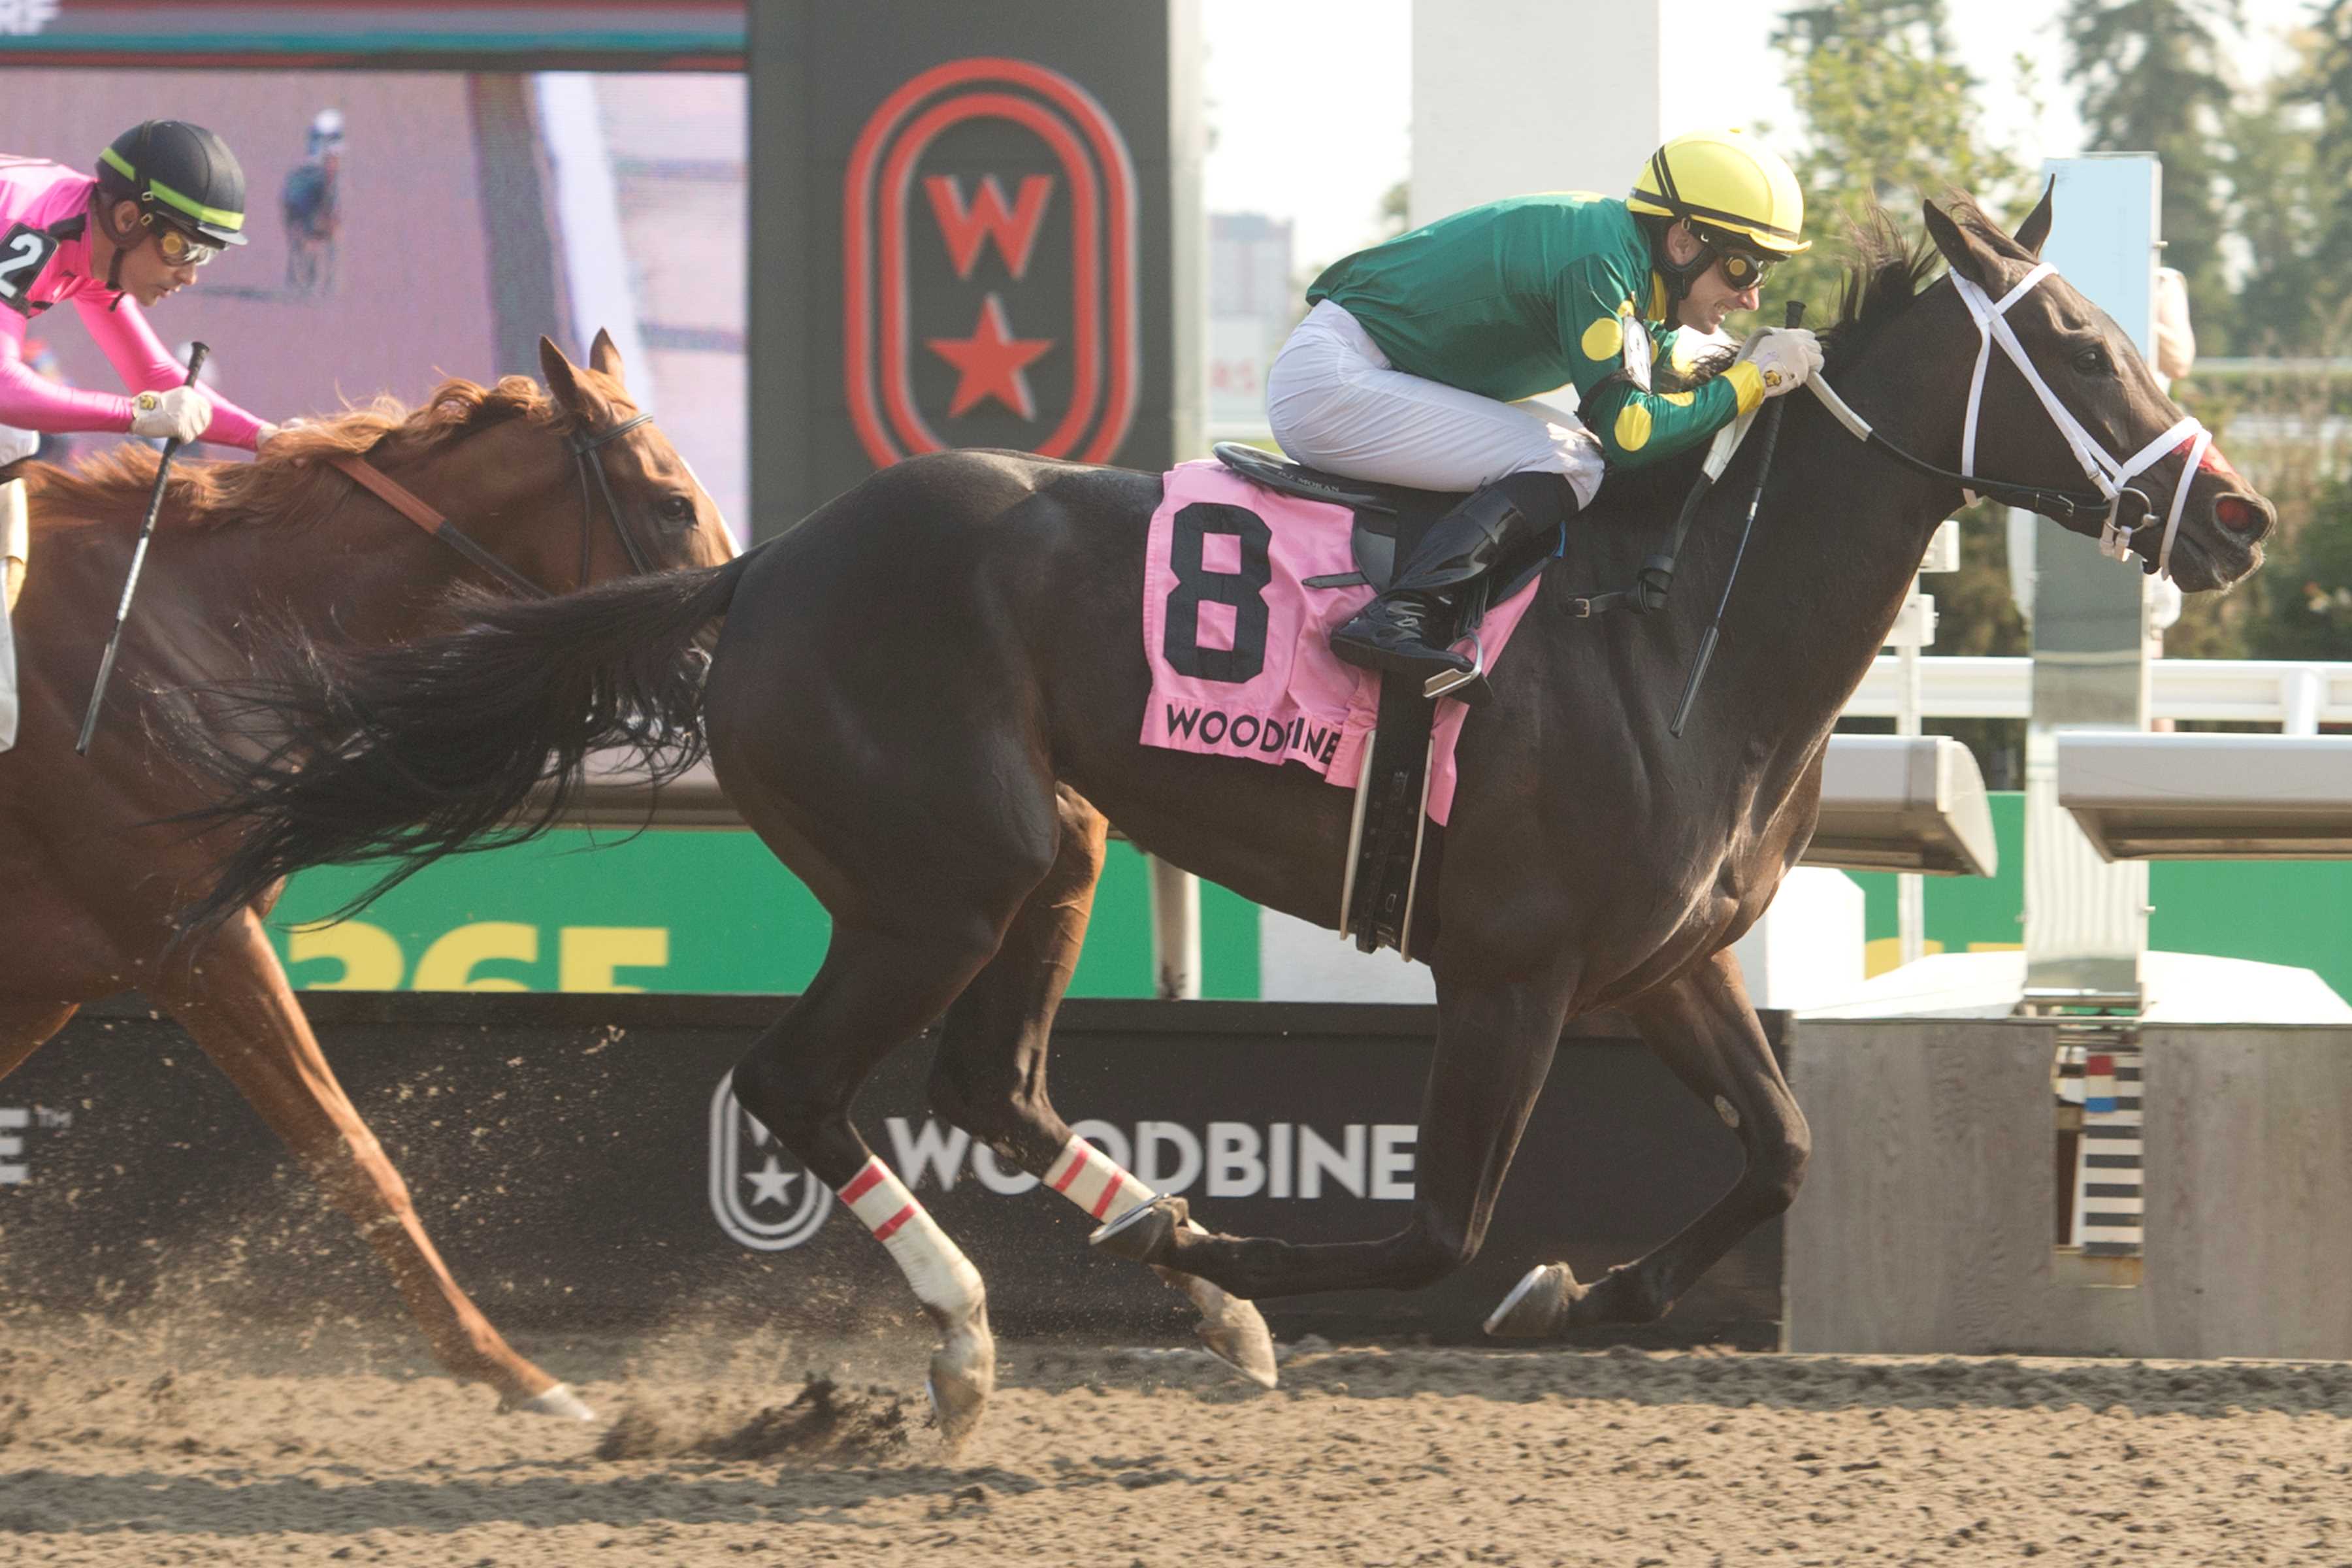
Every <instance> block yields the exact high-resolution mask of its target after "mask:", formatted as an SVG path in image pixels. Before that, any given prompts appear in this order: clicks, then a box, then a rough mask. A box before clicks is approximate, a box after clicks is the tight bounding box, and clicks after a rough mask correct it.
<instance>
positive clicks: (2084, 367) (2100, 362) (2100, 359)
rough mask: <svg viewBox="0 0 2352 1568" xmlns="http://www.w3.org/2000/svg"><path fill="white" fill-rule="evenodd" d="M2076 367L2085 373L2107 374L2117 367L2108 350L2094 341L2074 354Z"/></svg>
mask: <svg viewBox="0 0 2352 1568" xmlns="http://www.w3.org/2000/svg"><path fill="white" fill-rule="evenodd" d="M2074 368H2075V369H2076V370H2079V371H2081V372H2082V373H2083V374H2084V375H2105V374H2107V373H2108V372H2109V371H2111V370H2113V369H2115V368H2116V367H2115V363H2114V362H2113V361H2112V360H2110V359H2108V358H2107V351H2106V350H2105V349H2103V348H2100V347H2099V346H2098V345H2097V344H2095V343H2094V344H2093V345H2092V346H2091V347H2089V348H2086V349H2084V350H2083V351H2082V352H2081V353H2077V354H2076V355H2075V356H2074Z"/></svg>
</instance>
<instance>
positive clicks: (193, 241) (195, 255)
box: [154, 223, 221, 267]
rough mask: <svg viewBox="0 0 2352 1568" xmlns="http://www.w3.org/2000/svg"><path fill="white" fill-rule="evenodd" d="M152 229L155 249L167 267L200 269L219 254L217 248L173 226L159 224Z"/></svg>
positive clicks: (219, 250)
mask: <svg viewBox="0 0 2352 1568" xmlns="http://www.w3.org/2000/svg"><path fill="white" fill-rule="evenodd" d="M154 228H155V248H156V249H157V250H158V251H160V252H162V253H163V260H164V263H165V264H166V265H168V266H172V267H202V266H204V265H205V263H207V262H209V261H210V260H212V258H214V257H215V256H218V255H219V254H220V252H221V247H219V246H217V245H214V244H212V243H210V242H209V241H207V240H203V239H199V238H197V237H195V236H194V235H193V234H190V233H189V232H188V231H187V230H186V229H184V228H181V227H178V226H175V225H173V224H168V223H159V224H156V225H155V226H154Z"/></svg>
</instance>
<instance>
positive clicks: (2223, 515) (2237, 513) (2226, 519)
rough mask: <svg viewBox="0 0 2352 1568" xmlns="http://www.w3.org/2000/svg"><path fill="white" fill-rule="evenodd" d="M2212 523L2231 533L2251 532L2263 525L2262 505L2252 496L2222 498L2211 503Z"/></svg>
mask: <svg viewBox="0 0 2352 1568" xmlns="http://www.w3.org/2000/svg"><path fill="white" fill-rule="evenodd" d="M2213 521H2216V522H2218V523H2220V524H2221V526H2222V527H2223V528H2226V529H2228V530H2229V531H2231V532H2232V533H2249V532H2252V531H2253V530H2255V529H2257V528H2260V527H2261V526H2262V525H2263V507H2262V503H2261V502H2259V501H2257V500H2254V499H2253V498H2252V496H2240V495H2228V496H2223V497H2222V498H2221V500H2217V501H2215V502H2214V503H2213Z"/></svg>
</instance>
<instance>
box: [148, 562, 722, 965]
mask: <svg viewBox="0 0 2352 1568" xmlns="http://www.w3.org/2000/svg"><path fill="white" fill-rule="evenodd" d="M750 560H751V557H750V556H749V555H745V556H740V557H738V558H737V559H735V560H733V561H730V562H729V563H727V564H725V565H724V566H716V567H709V568H705V569H702V570H698V571H684V572H667V573H663V574H658V575H656V576H646V577H632V578H627V579H625V580H623V581H621V582H617V583H612V584H604V585H602V586H598V587H593V588H587V589H583V590H582V591H581V592H579V593H576V594H567V595H563V596H562V597H561V598H554V599H541V600H525V601H509V600H494V601H487V602H483V601H478V602H476V603H474V604H472V605H468V606H467V611H466V614H467V622H466V624H465V625H464V626H462V627H460V628H459V629H457V630H456V631H452V632H447V633H443V634H439V635H436V636H432V637H424V638H421V639H418V640H416V641H413V642H407V643H401V644H398V645H395V646H393V647H383V648H374V649H369V650H365V651H339V650H329V649H326V648H323V647H320V646H319V644H318V643H316V642H315V641H313V640H311V639H310V637H307V636H295V637H289V638H288V639H287V640H286V641H284V642H283V643H281V644H279V645H278V647H275V648H273V649H270V650H268V651H267V652H265V653H264V655H263V656H262V658H263V660H264V663H263V668H262V669H261V671H260V673H259V674H258V675H257V677H256V678H254V679H250V680H246V681H239V682H237V683H236V684H235V685H233V686H228V687H224V688H219V689H212V690H208V691H205V692H201V693H198V694H196V697H195V700H194V701H193V702H190V703H186V704H180V705H175V706H173V708H171V709H170V710H168V711H166V712H164V713H163V716H162V717H161V718H160V720H159V723H160V724H161V725H162V727H163V730H164V731H165V735H164V739H165V741H166V743H167V744H168V746H169V747H170V749H171V750H172V751H173V752H175V753H177V754H178V755H179V756H181V757H182V758H184V759H186V760H187V761H188V763H189V764H190V765H191V766H192V768H193V769H194V771H195V772H196V773H198V774H199V775H200V776H202V777H203V778H205V781H206V782H207V783H208V784H211V785H212V786H213V788H214V790H215V795H216V798H215V804H214V805H211V806H209V807H207V808H205V809H204V810H203V811H201V812H199V813H197V814H195V817H196V819H197V820H199V821H205V822H211V823H214V824H218V825H226V826H228V827H230V828H231V829H232V830H233V831H236V832H237V833H238V834H239V835H240V837H241V839H242V842H241V843H240V844H239V845H238V847H236V851H235V852H234V853H233V854H232V855H231V856H230V857H229V858H228V860H227V863H226V868H224V869H223V871H222V873H221V877H220V880H219V882H218V884H217V885H216V886H215V888H214V889H213V890H212V893H211V895H210V896H209V897H207V898H206V899H205V900H204V901H203V902H202V903H200V904H197V905H196V906H194V908H193V909H191V910H188V911H187V914H186V917H185V922H184V924H185V929H186V930H188V931H192V932H193V931H201V930H203V929H205V928H206V927H208V926H211V925H214V924H216V923H217V922H219V921H222V920H224V919H226V918H227V917H228V916H229V915H231V914H232V913H234V912H235V911H236V910H238V909H241V908H243V907H245V906H247V904H250V903H252V902H253V901H254V900H257V899H258V898H261V897H262V896H264V895H265V894H267V892H268V889H270V888H271V887H272V886H273V885H274V884H275V883H277V882H278V880H279V879H281V878H284V877H287V876H289V875H291V874H292V873H294V872H296V871H299V870H302V869H304V868H307V867H311V866H324V865H335V864H347V863H350V862H352V861H361V860H373V859H379V858H386V859H391V860H393V861H395V862H396V864H394V866H393V867H392V868H391V869H390V870H388V871H387V872H386V873H385V874H384V876H383V877H382V878H381V879H379V880H377V882H376V883H375V884H374V885H373V887H371V888H369V889H367V891H365V892H363V893H362V894H361V895H359V896H358V897H357V898H355V899H353V900H352V901H351V902H350V903H349V904H348V905H346V906H344V908H343V909H342V910H340V911H338V913H339V914H350V913H352V911H354V910H359V909H361V908H363V907H364V906H365V905H367V904H368V903H370V902H372V901H373V900H375V899H377V898H378V897H380V896H382V895H383V893H384V892H386V891H387V890H389V889H392V888H394V887H396V886H398V885H399V884H400V883H401V882H403V881H405V880H406V879H408V878H409V877H411V876H413V875H415V873H416V872H418V871H420V870H422V869H424V868H425V867H426V866H429V865H431V864H432V863H433V862H434V861H436V860H437V859H439V858H442V857H443V856H445V855H449V854H454V853H457V852H458V851H461V850H467V849H486V848H491V847H496V846H498V845H502V844H513V843H519V842H520V841H521V840H523V839H527V838H531V837H536V836H538V835H539V834H541V833H544V832H546V831H547V830H548V828H550V827H551V826H554V824H555V822H556V821H557V819H558V818H559V817H560V816H562V814H563V811H564V809H565V807H566V806H567V805H570V804H571V802H572V799H573V798H574V797H575V796H576V795H577V794H578V792H579V790H580V788H581V786H582V784H583V776H584V773H585V771H586V763H587V759H588V755H589V753H590V752H597V751H604V750H613V749H619V750H625V751H631V752H635V753H636V755H637V758H638V760H639V761H640V762H641V763H642V764H643V765H644V767H645V769H646V773H648V774H649V775H650V777H651V779H652V781H653V782H654V783H655V784H663V783H667V782H668V781H669V780H671V779H675V778H676V777H677V776H678V775H679V774H680V773H684V772H686V770H687V769H688V768H690V767H692V766H693V765H694V764H695V763H698V762H699V761H700V760H701V759H702V757H703V754H704V752H705V749H706V744H707V742H706V741H705V739H704V736H703V732H702V677H703V672H704V670H705V669H706V668H708V667H709V658H707V657H706V655H705V652H704V650H703V648H702V647H700V646H698V639H699V637H700V634H701V632H702V631H703V628H704V627H706V626H709V623H710V622H711V621H713V620H715V619H717V618H718V617H719V616H722V615H724V614H725V613H726V611H727V606H728V605H729V603H730V601H731V600H733V598H734V596H735V590H736V587H737V585H738V584H740V582H741V580H742V577H743V573H744V569H745V567H746V565H747V564H748V563H749V562H750Z"/></svg>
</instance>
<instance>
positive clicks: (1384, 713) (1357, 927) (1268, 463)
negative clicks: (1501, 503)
mask: <svg viewBox="0 0 2352 1568" xmlns="http://www.w3.org/2000/svg"><path fill="white" fill-rule="evenodd" d="M1213 450H1214V452H1215V454H1216V458H1217V461H1219V462H1220V463H1223V465H1224V466H1225V467H1226V468H1231V469H1232V470H1233V471H1234V473H1236V474H1239V475H1240V476H1241V477H1242V478H1244V479H1248V480H1249V481H1250V482H1251V483H1253V484H1257V485H1262V486H1264V487H1265V488H1266V489H1270V490H1276V491H1278V492H1280V493H1282V494H1284V495H1293V496H1297V497H1300V498H1301V499H1303V500H1314V501H1323V502H1326V503H1328V504H1329V505H1333V506H1343V507H1346V508H1347V509H1348V510H1349V515H1350V517H1351V518H1352V520H1353V521H1352V525H1351V528H1350V532H1349V550H1350V553H1351V557H1352V559H1353V560H1354V562H1355V564H1356V570H1355V571H1353V572H1351V573H1345V574H1335V575H1330V576H1323V577H1309V578H1307V586H1308V587H1310V588H1349V587H1354V586H1356V585H1358V584H1362V585H1364V586H1367V587H1370V588H1371V589H1372V590H1373V591H1374V592H1376V593H1377V592H1381V591H1382V590H1385V589H1386V588H1387V587H1388V585H1389V584H1390V583H1391V581H1393V580H1394V578H1395V576H1396V571H1397V567H1398V565H1399V564H1400V563H1402V562H1405V561H1409V560H1411V559H1412V552H1413V551H1414V550H1415V549H1417V548H1418V547H1419V546H1420V543H1421V540H1422V536H1423V534H1425V533H1427V532H1428V531H1429V527H1430V525H1431V524H1432V523H1433V522H1435V521H1437V520H1438V519H1439V518H1441V517H1443V516H1444V515H1445V514H1446V513H1447V512H1449V511H1451V510H1454V507H1456V506H1458V505H1460V504H1461V502H1462V501H1463V500H1464V499H1465V496H1464V494H1463V493H1461V492H1452V491H1444V490H1422V489H1411V488H1409V487H1407V486H1404V485H1383V484H1376V483H1373V482H1370V481H1369V480H1364V479H1342V478H1340V477H1339V475H1337V474H1327V473H1325V472H1323V471H1322V470H1321V469H1319V468H1307V466H1306V465H1304V464H1301V463H1294V462H1291V461H1289V460H1288V459H1286V458H1278V457H1276V456H1275V455H1274V454H1273V453H1271V452H1266V451H1263V450H1261V449H1260V448H1258V447H1244V446H1243V445H1241V444H1239V443H1238V442H1233V441H1222V442H1219V443H1218V444H1217V445H1216V447H1214V448H1213ZM1555 553H1556V551H1554V550H1543V551H1539V552H1536V553H1535V554H1534V555H1533V556H1532V557H1531V558H1530V559H1528V560H1527V561H1524V562H1519V561H1507V562H1505V563H1503V564H1502V565H1500V566H1499V567H1497V568H1496V570H1495V571H1493V572H1490V573H1488V574H1487V575H1486V577H1485V578H1482V579H1480V580H1479V581H1477V582H1475V583H1473V584H1470V585H1469V589H1470V591H1469V593H1468V594H1467V595H1465V599H1464V603H1463V605H1462V606H1461V610H1460V615H1459V619H1458V623H1457V625H1456V626H1454V640H1456V641H1459V640H1460V639H1461V638H1463V637H1471V638H1473V639H1474V642H1475V637H1476V636H1477V631H1478V627H1479V625H1480V623H1481V622H1482V621H1483V620H1484V619H1485V616H1486V607H1487V606H1488V605H1497V604H1500V603H1502V602H1503V601H1504V600H1506V599H1507V598H1509V597H1510V596H1511V595H1514V594H1517V592H1518V591H1519V590H1520V589H1521V588H1522V587H1524V586H1526V585H1527V584H1528V581H1529V580H1530V579H1532V578H1533V577H1534V576H1535V575H1536V574H1538V573H1539V572H1541V571H1542V570H1543V569H1544V567H1545V566H1546V565H1548V564H1549V563H1550V562H1551V560H1552V558H1553V556H1554V554H1555ZM1476 657H1477V659H1478V662H1479V663H1480V665H1481V666H1482V667H1483V666H1484V664H1485V662H1486V655H1485V652H1484V650H1483V649H1481V650H1480V651H1479V652H1478V653H1477V655H1476ZM1484 679H1485V677H1484V673H1483V668H1482V671H1481V674H1480V675H1479V676H1478V677H1477V678H1476V679H1475V681H1474V685H1477V686H1481V687H1483V684H1484ZM1456 695H1460V696H1465V698H1470V699H1475V698H1476V697H1479V696H1483V695H1484V693H1483V691H1472V690H1471V689H1468V688H1465V689H1463V690H1462V691H1461V692H1457V693H1456ZM1436 710H1437V700H1436V699H1434V698H1432V697H1428V696H1425V695H1423V692H1422V690H1421V689H1420V688H1419V687H1418V686H1417V685H1415V684H1413V683H1412V682H1411V681H1402V680H1388V679H1383V680H1382V681H1381V704H1380V712H1379V717H1378V719H1377V721H1375V724H1374V728H1373V731H1372V739H1371V744H1370V748H1369V750H1368V751H1367V752H1366V755H1365V759H1364V764H1363V771H1362V773H1360V775H1359V776H1358V778H1357V780H1356V808H1355V820H1354V824H1353V826H1351V827H1350V829H1349V843H1348V861H1347V865H1348V870H1347V876H1346V879H1345V880H1344V881H1343V882H1342V883H1341V886H1340V890H1339V931H1340V933H1341V934H1342V935H1344V936H1348V937H1351V938H1353V939H1354V941H1355V943H1356V945H1357V946H1358V947H1360V948H1361V949H1362V950H1363V951H1364V952H1377V951H1378V950H1379V949H1381V948H1382V947H1393V948H1395V949H1396V950H1397V952H1398V954H1399V955H1400V956H1402V957H1404V958H1411V957H1412V949H1411V946H1410V943H1411V940H1412V910H1413V894H1414V891H1415V888H1416V885H1417V883H1418V880H1419V878H1420V873H1421V851H1422V836H1423V832H1424V831H1425V830H1426V828H1427V826H1428V815H1427V805H1428V800H1429V760H1430V726H1431V724H1432V723H1433V721H1434V720H1435V717H1436Z"/></svg>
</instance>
